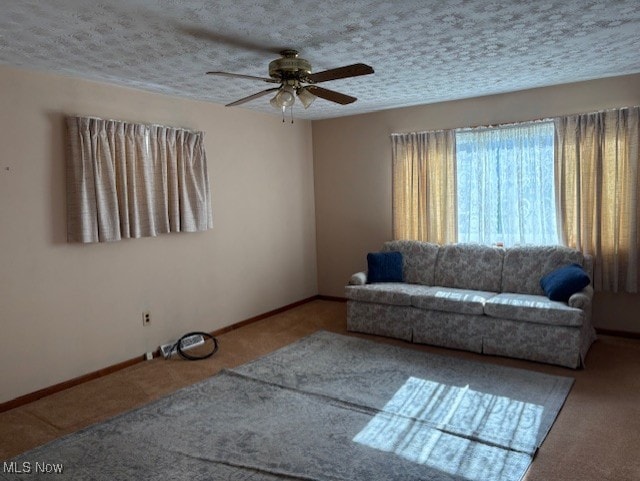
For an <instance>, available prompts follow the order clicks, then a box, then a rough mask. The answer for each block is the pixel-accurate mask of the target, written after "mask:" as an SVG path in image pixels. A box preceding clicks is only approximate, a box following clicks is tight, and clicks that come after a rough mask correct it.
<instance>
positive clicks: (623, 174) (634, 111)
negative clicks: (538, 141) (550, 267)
mask: <svg viewBox="0 0 640 481" xmlns="http://www.w3.org/2000/svg"><path fill="white" fill-rule="evenodd" d="M639 118H640V107H632V108H624V109H616V110H609V111H605V112H596V113H590V114H582V115H570V116H567V117H561V118H558V119H557V120H556V132H557V141H556V172H557V175H556V177H557V198H558V214H559V217H560V224H561V231H562V238H563V242H564V244H566V245H568V246H570V247H574V248H576V249H579V250H581V251H583V252H585V253H589V254H592V255H593V256H594V279H593V284H594V287H595V289H597V290H605V291H612V292H618V291H626V292H629V293H637V292H638V282H639V280H638V274H639V272H638V247H640V233H639V226H640V211H639V208H640V204H639V188H640V165H639V164H640V154H639V144H640V121H639Z"/></svg>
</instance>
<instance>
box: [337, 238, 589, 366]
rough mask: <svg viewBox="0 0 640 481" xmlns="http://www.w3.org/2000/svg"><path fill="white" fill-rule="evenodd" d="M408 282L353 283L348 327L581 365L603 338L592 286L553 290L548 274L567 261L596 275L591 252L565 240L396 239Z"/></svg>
mask: <svg viewBox="0 0 640 481" xmlns="http://www.w3.org/2000/svg"><path fill="white" fill-rule="evenodd" d="M383 251H385V252H400V253H401V254H402V273H403V282H380V283H374V284H369V283H367V274H366V273H365V272H360V273H357V274H354V275H353V276H352V277H351V280H350V282H349V285H348V286H347V287H346V297H347V329H348V330H350V331H356V332H363V333H369V334H376V335H381V336H388V337H394V338H398V339H404V340H406V341H411V342H415V343H422V344H432V345H437V346H444V347H449V348H455V349H464V350H468V351H474V352H478V353H485V354H493V355H500V356H508V357H514V358H520V359H528V360H532V361H539V362H545V363H550V364H558V365H561V366H567V367H571V368H577V367H581V366H583V364H584V358H585V356H586V354H587V351H588V350H589V347H590V346H591V344H592V343H593V341H594V340H595V338H596V335H595V330H594V329H593V327H592V325H591V302H592V298H593V289H592V287H591V286H590V285H589V286H587V287H586V288H584V289H583V290H581V291H580V292H578V293H575V294H573V295H571V297H570V298H569V299H568V302H560V301H552V300H550V299H549V298H548V297H546V296H545V294H544V291H543V289H542V288H541V286H540V279H541V277H542V276H544V275H545V274H547V273H549V272H551V271H554V270H555V269H557V268H560V267H562V266H565V265H567V264H573V263H576V264H579V265H580V266H582V267H583V269H584V270H585V271H586V272H587V273H588V274H589V277H592V270H593V262H592V258H591V257H590V256H585V255H583V254H582V253H581V252H579V251H576V250H573V249H570V248H567V247H562V246H540V247H538V246H527V247H513V248H507V249H503V248H498V247H490V246H481V245H473V244H448V245H442V246H439V245H436V244H431V243H426V242H417V241H390V242H387V243H385V244H384V246H383Z"/></svg>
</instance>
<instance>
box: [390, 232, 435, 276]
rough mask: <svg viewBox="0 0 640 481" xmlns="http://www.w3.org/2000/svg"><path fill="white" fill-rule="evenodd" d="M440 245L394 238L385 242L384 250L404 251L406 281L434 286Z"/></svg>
mask: <svg viewBox="0 0 640 481" xmlns="http://www.w3.org/2000/svg"><path fill="white" fill-rule="evenodd" d="M439 248H440V246H438V245H437V244H431V243H429V242H420V241H410V240H394V241H389V242H385V243H384V245H383V246H382V250H383V251H385V252H388V251H397V252H400V253H402V262H403V275H404V281H405V282H408V283H410V284H422V285H425V286H433V285H434V283H433V279H434V273H435V269H436V259H437V258H438V250H439Z"/></svg>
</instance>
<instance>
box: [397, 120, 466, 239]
mask: <svg viewBox="0 0 640 481" xmlns="http://www.w3.org/2000/svg"><path fill="white" fill-rule="evenodd" d="M391 149H392V150H391V151H392V166H393V167H392V168H393V193H392V195H393V236H394V238H395V239H413V240H424V241H429V242H434V243H437V244H446V243H449V242H455V241H456V228H457V219H456V212H457V210H456V157H455V132H454V131H453V130H446V131H445V130H441V131H433V132H414V133H409V134H393V135H391Z"/></svg>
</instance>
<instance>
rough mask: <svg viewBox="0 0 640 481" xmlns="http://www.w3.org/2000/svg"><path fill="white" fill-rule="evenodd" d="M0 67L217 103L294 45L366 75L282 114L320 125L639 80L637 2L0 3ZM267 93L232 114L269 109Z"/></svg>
mask: <svg viewBox="0 0 640 481" xmlns="http://www.w3.org/2000/svg"><path fill="white" fill-rule="evenodd" d="M0 2H1V4H2V5H1V9H0V63H5V64H10V65H14V66H20V67H29V68H35V69H39V70H49V71H53V72H58V73H61V74H64V75H71V76H78V77H83V78H88V79H94V80H100V81H105V82H110V83H114V84H119V85H124V86H130V87H136V88H141V89H144V90H149V91H153V92H161V93H166V94H170V95H178V96H182V97H187V98H193V99H199V100H206V101H211V102H215V103H220V104H225V103H229V102H231V101H233V100H236V99H238V98H241V97H244V96H246V95H249V94H252V93H255V92H258V91H260V90H263V89H265V88H268V87H271V86H272V85H270V84H265V83H262V82H259V81H252V80H245V79H239V80H237V79H230V78H218V77H212V76H207V75H205V72H206V71H208V70H224V71H229V72H237V73H245V74H250V75H257V76H268V75H267V65H268V63H269V61H271V60H273V59H274V58H277V57H278V52H279V51H280V50H281V49H282V48H295V49H297V50H299V51H300V53H301V56H302V57H303V58H306V59H307V60H309V61H310V62H311V63H312V65H313V70H314V71H316V72H317V71H321V70H325V69H328V68H334V67H339V66H342V65H346V64H351V63H356V62H363V63H367V64H369V65H371V66H372V67H374V69H375V74H373V75H369V76H364V77H359V78H356V79H347V80H335V81H331V82H326V83H323V84H322V86H323V87H326V88H330V89H334V90H337V91H339V92H343V93H346V94H349V95H353V96H355V97H358V101H357V102H355V103H354V104H351V105H347V106H340V105H337V104H333V103H331V102H328V101H326V100H323V99H317V100H316V102H315V103H314V104H313V105H312V106H311V107H310V108H309V109H308V110H306V111H305V110H303V109H302V108H301V107H300V106H299V103H297V104H296V107H295V108H294V116H295V117H298V118H307V119H321V118H330V117H336V116H342V115H350V114H356V113H363V112H371V111H376V110H381V109H388V108H393V107H401V106H409V105H417V104H425V103H432V102H437V101H442V100H451V99H460V98H467V97H475V96H480V95H487V94H494V93H500V92H508V91H514V90H521V89H527V88H532V87H540V86H546V85H554V84H561V83H567V82H573V81H580V80H588V79H593V78H600V77H608V76H616V75H624V74H630V73H637V72H640V53H639V52H640V4H639V3H638V0H620V1H615V0H598V1H595V0H560V1H556V0H528V1H486V0H442V1H407V0H404V1H393V2H392V1H388V2H382V1H366V0H350V1H342V0H340V1H320V0H316V1H306V0H302V1H301V0H296V1H294V0H282V1H261V0H233V1H212V0H109V1H106V0H105V1H87V0H0ZM269 98H270V97H269V96H265V97H262V98H260V99H257V100H253V101H251V102H249V103H247V104H244V105H243V106H242V107H233V108H247V109H253V110H258V111H263V112H269V113H274V114H276V115H277V114H278V112H277V111H276V110H275V109H273V108H272V107H271V106H270V105H269Z"/></svg>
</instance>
